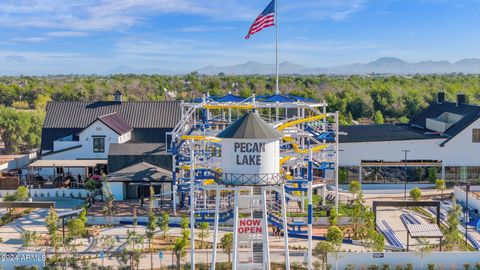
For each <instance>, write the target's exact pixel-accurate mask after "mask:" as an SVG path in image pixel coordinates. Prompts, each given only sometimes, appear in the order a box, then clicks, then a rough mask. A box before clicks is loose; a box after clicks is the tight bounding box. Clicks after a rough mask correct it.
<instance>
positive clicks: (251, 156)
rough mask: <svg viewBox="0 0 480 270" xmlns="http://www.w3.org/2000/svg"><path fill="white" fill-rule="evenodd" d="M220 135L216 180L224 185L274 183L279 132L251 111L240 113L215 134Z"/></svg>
mask: <svg viewBox="0 0 480 270" xmlns="http://www.w3.org/2000/svg"><path fill="white" fill-rule="evenodd" d="M217 137H218V138H221V139H222V162H221V165H222V168H221V169H222V172H221V174H219V175H218V176H217V181H218V182H219V183H221V184H225V185H233V186H250V185H251V186H255V185H275V184H279V183H280V182H281V181H282V176H281V174H280V164H279V160H280V142H279V140H280V139H281V138H282V134H281V133H280V132H278V131H277V130H276V129H274V128H273V127H272V126H270V125H269V124H268V123H267V122H265V121H264V120H262V119H261V118H260V116H259V115H258V114H257V113H255V112H250V113H247V114H245V115H243V116H242V117H241V118H240V119H238V120H237V121H235V122H234V123H232V124H231V125H230V126H228V127H227V128H226V129H225V130H223V131H222V132H220V133H219V134H218V135H217Z"/></svg>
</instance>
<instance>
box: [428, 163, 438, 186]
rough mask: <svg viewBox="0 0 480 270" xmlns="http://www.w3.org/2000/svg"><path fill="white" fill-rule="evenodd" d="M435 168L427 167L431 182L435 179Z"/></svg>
mask: <svg viewBox="0 0 480 270" xmlns="http://www.w3.org/2000/svg"><path fill="white" fill-rule="evenodd" d="M437 174H438V171H437V168H436V167H429V168H428V180H430V183H433V182H434V181H435V180H436V179H437Z"/></svg>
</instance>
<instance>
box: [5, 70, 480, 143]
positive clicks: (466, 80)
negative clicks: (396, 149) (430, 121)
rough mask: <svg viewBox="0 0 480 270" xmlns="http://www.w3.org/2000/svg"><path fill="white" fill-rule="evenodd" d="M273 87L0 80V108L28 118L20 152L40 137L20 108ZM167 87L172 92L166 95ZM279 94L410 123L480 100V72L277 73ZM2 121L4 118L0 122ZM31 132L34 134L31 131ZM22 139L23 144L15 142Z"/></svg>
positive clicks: (184, 79)
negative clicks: (435, 108)
mask: <svg viewBox="0 0 480 270" xmlns="http://www.w3.org/2000/svg"><path fill="white" fill-rule="evenodd" d="M274 89H275V78H274V77H272V76H225V75H218V76H202V75H199V74H197V73H190V74H187V75H183V76H164V75H133V74H130V75H112V76H80V75H70V76H43V77H30V76H22V77H0V105H3V106H4V107H8V108H14V109H16V111H11V110H9V109H5V108H3V109H2V114H6V113H8V114H9V116H13V115H14V114H17V115H15V116H14V121H16V122H17V123H20V119H23V120H22V121H23V122H22V123H25V122H28V123H29V124H27V125H26V126H22V127H17V128H16V129H19V130H21V131H24V130H29V134H30V135H29V136H28V135H22V134H23V133H25V132H19V133H18V136H17V137H19V138H20V139H19V138H14V140H13V142H12V143H10V142H8V144H9V146H8V151H9V152H18V151H21V150H22V148H25V146H32V145H33V146H35V145H38V142H36V140H37V139H38V136H39V134H40V132H39V130H40V126H39V125H38V120H39V119H41V118H42V116H41V114H39V113H36V112H35V113H34V112H25V111H28V110H36V111H44V110H45V106H46V104H47V102H48V101H50V100H54V101H71V100H77V101H93V100H112V99H113V95H112V94H113V93H114V92H115V91H116V90H120V91H121V92H122V93H123V95H124V99H125V100H130V101H136V100H171V99H190V98H193V97H199V96H201V95H202V94H205V93H207V92H208V93H210V95H213V96H219V95H224V94H227V93H228V92H232V93H234V94H237V95H240V96H244V97H249V96H251V94H252V93H255V94H257V95H264V94H272V93H274ZM167 91H173V92H174V93H175V94H174V95H173V96H172V95H167V94H166V93H167ZM280 91H281V92H282V93H285V94H286V93H291V94H294V95H298V96H302V97H310V98H315V99H319V100H326V101H327V102H328V104H329V110H331V111H335V110H338V111H340V113H341V116H342V123H343V124H349V123H352V121H354V120H363V119H368V120H373V121H374V122H376V123H383V122H391V121H396V122H407V121H408V120H409V119H411V118H412V117H413V116H414V115H416V114H417V113H418V112H419V111H421V110H422V109H423V108H425V107H426V106H427V105H428V103H429V102H432V101H433V100H434V99H435V94H436V93H437V92H439V91H444V92H446V97H447V99H449V100H454V99H455V95H456V94H457V93H460V92H462V93H465V94H466V95H467V99H468V101H469V102H470V103H475V104H480V75H463V74H452V75H417V76H411V77H407V76H326V75H319V76H295V75H289V76H281V77H280ZM5 110H6V111H7V112H5ZM2 117H4V116H3V115H2ZM0 122H9V121H5V120H4V119H0ZM10 122H11V121H10ZM40 123H41V121H40ZM3 125H5V123H4V124H3ZM34 125H37V126H34ZM0 129H1V131H0V136H2V135H3V133H8V132H10V131H9V130H11V128H9V129H6V128H5V126H0ZM32 129H33V132H30V130H32ZM35 132H36V133H35ZM3 136H7V137H6V138H4V137H3ZM3 136H2V138H4V140H10V139H9V137H8V134H7V135H3ZM14 137H15V136H14ZM27 137H29V138H27ZM25 138H26V140H25ZM19 140H22V141H23V143H21V144H20V145H19V144H18V142H19Z"/></svg>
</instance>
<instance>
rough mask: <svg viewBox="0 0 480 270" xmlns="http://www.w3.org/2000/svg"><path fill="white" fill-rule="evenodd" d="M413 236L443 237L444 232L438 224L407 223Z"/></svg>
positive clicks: (408, 229)
mask: <svg viewBox="0 0 480 270" xmlns="http://www.w3.org/2000/svg"><path fill="white" fill-rule="evenodd" d="M406 227H407V231H408V232H409V233H410V236H411V237H412V238H442V237H443V234H442V231H441V230H440V228H439V227H438V225H437V224H406Z"/></svg>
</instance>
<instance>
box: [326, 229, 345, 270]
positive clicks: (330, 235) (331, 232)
mask: <svg viewBox="0 0 480 270" xmlns="http://www.w3.org/2000/svg"><path fill="white" fill-rule="evenodd" d="M327 241H328V242H330V244H331V245H332V246H333V254H334V255H335V264H336V265H337V267H336V269H338V252H339V251H340V247H341V246H342V242H343V231H342V230H341V229H340V228H338V227H337V226H330V227H329V228H328V231H327Z"/></svg>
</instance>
